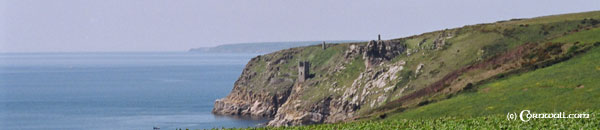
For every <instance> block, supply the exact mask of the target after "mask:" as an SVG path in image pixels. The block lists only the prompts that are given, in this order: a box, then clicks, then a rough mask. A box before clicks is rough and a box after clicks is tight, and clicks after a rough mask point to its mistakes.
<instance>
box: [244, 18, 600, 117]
mask: <svg viewBox="0 0 600 130" xmlns="http://www.w3.org/2000/svg"><path fill="white" fill-rule="evenodd" d="M598 19H600V11H594V12H584V13H576V14H566V15H553V16H546V17H538V18H532V19H514V20H510V21H500V22H496V23H489V24H478V25H470V26H465V27H461V28H455V29H446V30H442V31H435V32H429V33H424V34H421V35H416V36H411V37H407V38H399V39H393V40H402V41H404V43H405V44H406V45H407V47H408V52H407V54H406V55H401V56H397V57H395V58H394V59H392V60H390V61H388V62H386V64H393V63H397V62H400V61H405V62H406V64H405V65H403V67H404V69H403V70H401V71H399V72H398V73H396V76H398V77H399V78H397V79H396V80H394V81H392V82H393V83H391V84H390V85H393V86H394V89H393V90H392V91H389V92H387V91H385V94H388V95H389V96H387V99H386V100H385V102H384V103H383V105H382V106H375V107H368V106H367V105H363V106H362V107H361V110H359V111H357V113H358V115H359V118H358V121H355V122H346V123H337V124H321V125H307V126H294V127H261V128H251V129H390V128H392V129H394V128H396V129H415V128H420V129H533V128H536V129H540V128H542V129H598V128H600V119H599V118H597V117H596V116H595V115H596V114H598V113H599V112H600V104H598V102H600V98H599V97H600V80H598V77H600V24H599V22H598ZM447 34H450V35H447ZM440 39H443V40H445V44H446V45H443V46H439V45H438V44H439V41H440ZM354 44H356V45H364V44H365V43H352V44H338V45H335V46H332V47H331V48H328V49H327V50H322V49H321V48H320V46H309V47H304V48H301V50H302V51H301V53H299V54H298V55H295V57H294V59H293V61H296V60H308V61H310V62H311V64H313V65H314V66H312V67H311V71H312V70H316V71H312V72H311V73H312V74H314V75H315V76H318V77H317V78H318V80H312V81H309V82H308V83H312V84H310V85H308V86H310V87H306V88H304V90H303V93H306V95H302V96H301V97H302V98H301V99H302V101H303V102H304V103H305V105H303V106H310V104H314V103H316V102H318V101H320V100H322V99H323V98H325V97H328V96H333V97H335V96H340V95H341V94H342V93H339V92H343V91H334V92H332V91H331V90H332V89H338V88H343V87H348V86H351V84H352V83H353V81H355V79H357V77H359V75H361V73H363V72H364V71H366V70H367V69H366V68H365V65H364V59H363V58H362V57H355V58H353V59H344V56H343V54H344V51H346V50H347V49H348V48H349V46H350V45H354ZM527 45H532V47H530V48H527ZM519 48H520V49H523V48H525V49H523V50H522V51H523V52H518V51H515V50H518V49H519ZM511 51H515V52H513V53H509V52H511ZM408 53H410V55H408ZM519 54H522V55H519ZM273 55H274V57H277V56H278V55H277V54H273ZM501 56H505V57H504V58H507V59H508V60H498V61H497V62H495V61H494V58H498V57H500V58H498V59H501V58H502V57H501ZM485 63H487V64H485ZM294 64H295V62H291V63H288V64H285V65H283V66H285V67H283V68H293V66H294ZM421 64H423V65H424V67H423V68H422V69H421V70H420V72H419V73H418V74H417V72H415V69H416V68H417V67H418V66H419V65H421ZM480 64H482V65H480ZM477 65H480V66H477ZM258 66H259V67H258V68H257V69H256V70H261V69H259V68H261V67H262V66H264V64H263V63H259V64H258ZM337 66H343V68H344V69H342V70H340V71H332V70H334V69H335V67H337ZM481 66H483V67H481ZM376 67H377V66H376ZM379 67H381V66H379ZM469 67H471V68H469ZM465 68H469V69H465ZM378 69H381V68H369V70H370V71H376V70H378ZM295 71H296V70H294V69H292V70H283V69H282V70H281V72H282V73H291V74H292V75H293V74H295V73H296V72H295ZM452 74H456V75H457V76H456V78H455V79H453V78H447V77H448V75H452ZM444 80H448V81H449V82H447V83H444V82H441V83H442V84H441V85H442V86H443V87H445V88H444V89H441V90H439V91H434V92H433V93H427V94H430V95H424V96H423V97H419V98H415V99H414V100H410V101H409V102H400V103H398V102H394V101H400V99H401V98H402V97H404V96H406V95H409V94H411V93H415V92H417V91H419V90H422V89H424V88H425V87H428V86H431V85H432V84H435V83H436V82H437V81H444ZM313 81H318V82H313ZM457 86H458V87H457ZM269 87H271V86H269ZM386 87H387V86H386ZM453 87H454V88H453ZM397 88H399V89H397ZM359 89H360V88H359ZM450 89H453V90H454V91H451V90H450ZM359 93H360V92H359ZM381 94H382V93H378V94H377V95H369V96H368V97H365V100H372V99H374V98H377V97H378V96H379V95H381ZM521 110H531V111H532V112H548V113H552V112H571V113H580V112H587V113H592V116H591V118H590V119H534V120H532V121H529V122H522V121H518V120H517V121H512V120H507V119H506V115H503V114H505V113H509V112H520V111H521Z"/></svg>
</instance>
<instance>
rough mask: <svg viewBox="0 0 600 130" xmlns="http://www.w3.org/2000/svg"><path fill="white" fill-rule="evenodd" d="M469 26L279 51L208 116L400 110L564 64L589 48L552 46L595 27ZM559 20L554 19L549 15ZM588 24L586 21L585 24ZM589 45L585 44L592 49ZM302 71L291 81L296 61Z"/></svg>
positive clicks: (540, 23) (538, 21)
mask: <svg viewBox="0 0 600 130" xmlns="http://www.w3.org/2000/svg"><path fill="white" fill-rule="evenodd" d="M569 16H572V17H564V16H561V15H557V16H547V17H539V18H533V19H518V20H511V21H500V22H496V23H489V24H478V25H470V26H465V27H461V28H455V29H446V30H440V31H435V32H429V33H424V34H421V35H415V36H410V37H406V38H398V39H391V40H376V41H375V40H373V41H369V42H357V43H345V44H327V46H326V47H325V48H323V47H322V46H320V45H313V46H306V47H298V48H291V49H285V50H281V51H277V52H273V53H270V54H266V55H262V56H258V57H255V58H253V59H251V60H250V61H249V62H248V64H247V65H246V68H245V69H244V70H243V72H242V75H241V76H240V78H239V79H238V80H237V81H236V82H235V84H234V88H233V90H232V92H231V93H230V94H229V95H228V96H227V97H225V98H223V99H219V100H217V101H216V102H215V107H214V109H213V113H216V114H223V115H246V116H257V117H266V118H272V120H271V121H270V122H269V123H268V125H270V126H289V125H303V124H316V123H334V122H342V121H349V120H355V119H357V118H361V117H368V116H373V115H376V114H377V113H386V112H389V111H402V110H404V109H409V108H414V107H419V106H423V105H425V104H428V103H431V102H435V101H439V100H444V99H447V98H449V97H451V96H452V95H453V94H456V93H460V92H464V91H469V90H471V89H473V88H474V86H476V85H477V84H478V83H481V82H485V81H488V80H491V79H494V78H501V77H504V76H507V75H511V74H518V73H523V72H527V71H530V70H533V69H537V68H542V67H545V66H549V65H552V64H554V63H558V62H561V61H564V60H566V59H568V58H570V57H572V56H573V55H576V54H579V53H581V52H584V51H585V50H587V49H589V48H591V47H594V46H597V45H599V44H600V43H596V44H594V42H593V41H573V40H571V41H563V42H553V40H554V39H557V38H560V37H563V36H569V35H573V34H574V33H577V32H580V31H587V30H594V29H598V27H599V26H600V25H599V24H598V22H597V20H596V22H593V21H594V19H600V12H599V11H596V12H586V13H579V14H576V15H569ZM557 17H560V18H557ZM590 19H592V20H590ZM590 43H591V44H590ZM300 61H308V63H309V64H310V66H309V68H308V69H309V70H310V71H308V72H310V73H307V75H308V76H307V79H306V80H305V81H299V80H298V78H299V77H298V75H299V70H301V69H298V67H299V66H298V63H299V62H300Z"/></svg>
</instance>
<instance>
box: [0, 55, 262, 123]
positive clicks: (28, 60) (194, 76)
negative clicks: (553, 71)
mask: <svg viewBox="0 0 600 130" xmlns="http://www.w3.org/2000/svg"><path fill="white" fill-rule="evenodd" d="M256 55H258V54H199V53H186V52H180V53H179V52H177V53H176V52H173V53H166V52H165V53H4V54H0V129H3V130H4V129H6V130H34V129H35V130H40V129H43V130H53V129H56V130H70V129H74V130H75V129H77V130H78V129H90V130H94V129H103V130H107V129H108V130H120V129H122V130H151V129H152V127H154V126H158V127H160V128H161V130H174V129H175V128H183V129H185V128H190V129H204V128H215V127H216V128H221V127H226V128H230V127H244V128H245V127H249V126H256V125H257V124H260V123H264V122H265V120H251V119H237V118H231V117H221V116H215V115H212V114H211V110H212V107H213V103H214V101H215V99H218V98H222V97H225V96H226V95H227V94H228V93H229V92H230V91H231V89H232V87H233V83H234V82H235V80H236V79H237V78H238V77H239V75H240V74H241V71H242V69H243V67H244V66H245V64H246V63H247V62H248V61H249V59H250V58H252V57H254V56H256Z"/></svg>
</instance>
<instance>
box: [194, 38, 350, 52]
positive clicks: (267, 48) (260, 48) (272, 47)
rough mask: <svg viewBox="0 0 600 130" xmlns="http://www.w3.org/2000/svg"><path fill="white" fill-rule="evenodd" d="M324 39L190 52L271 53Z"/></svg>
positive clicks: (234, 45) (216, 47) (244, 44)
mask: <svg viewBox="0 0 600 130" xmlns="http://www.w3.org/2000/svg"><path fill="white" fill-rule="evenodd" d="M325 42H326V43H348V42H360V40H332V41H325ZM321 43H323V41H293V42H256V43H236V44H225V45H219V46H215V47H199V48H192V49H190V50H189V52H199V53H262V54H265V53H271V52H275V51H278V50H283V49H288V48H294V47H301V46H309V45H316V44H321Z"/></svg>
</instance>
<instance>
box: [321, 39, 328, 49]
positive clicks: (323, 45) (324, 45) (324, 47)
mask: <svg viewBox="0 0 600 130" xmlns="http://www.w3.org/2000/svg"><path fill="white" fill-rule="evenodd" d="M321 46H322V47H323V50H325V49H327V45H326V44H325V41H323V44H321Z"/></svg>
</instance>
